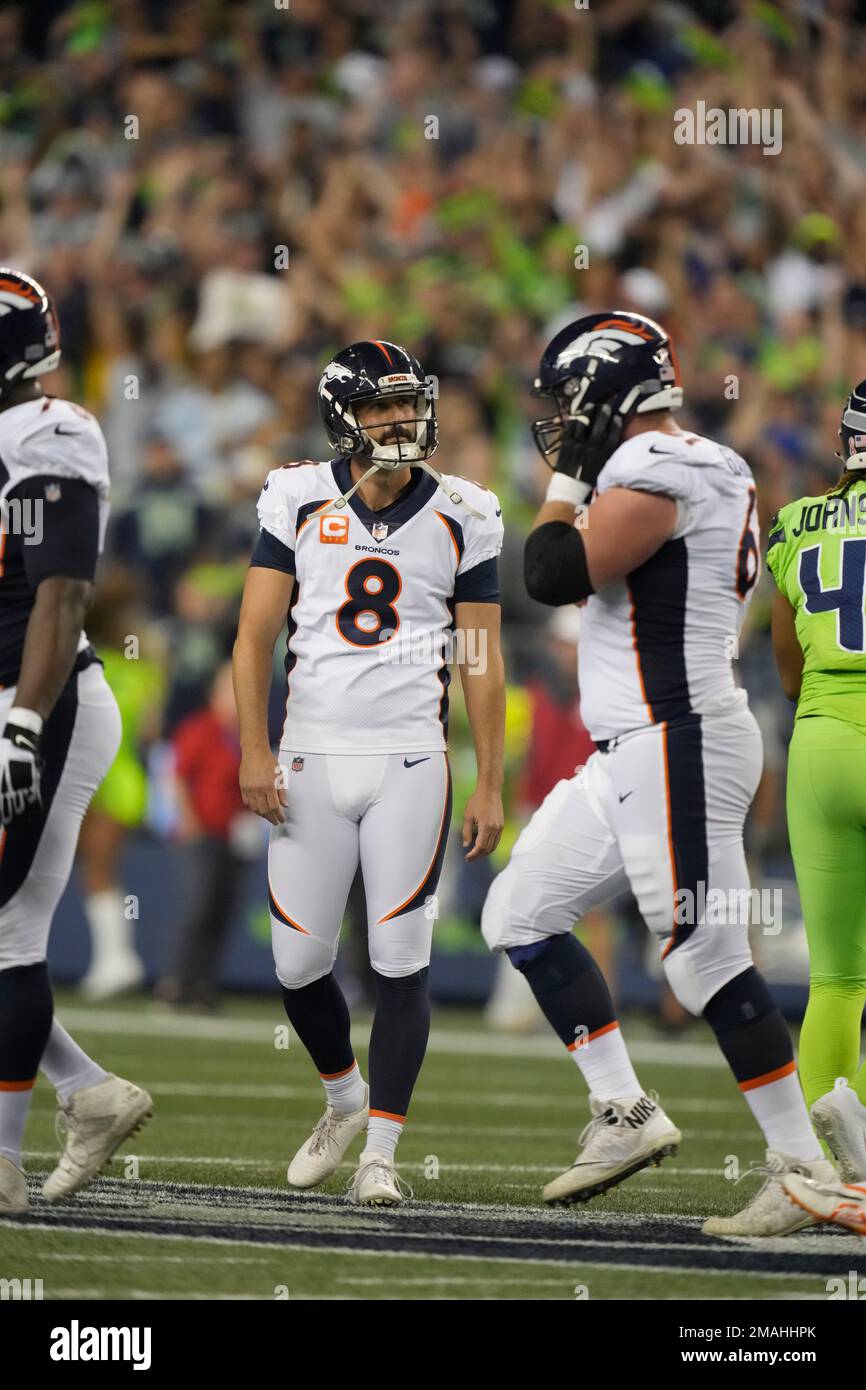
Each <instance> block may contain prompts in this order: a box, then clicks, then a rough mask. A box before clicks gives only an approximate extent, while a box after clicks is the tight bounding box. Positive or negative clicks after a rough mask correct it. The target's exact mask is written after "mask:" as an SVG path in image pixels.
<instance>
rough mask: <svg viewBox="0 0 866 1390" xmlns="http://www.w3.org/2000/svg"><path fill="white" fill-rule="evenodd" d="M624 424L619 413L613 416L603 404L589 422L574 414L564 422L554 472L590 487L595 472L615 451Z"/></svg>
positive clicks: (596, 477) (593, 480) (594, 483)
mask: <svg viewBox="0 0 866 1390" xmlns="http://www.w3.org/2000/svg"><path fill="white" fill-rule="evenodd" d="M624 425H625V421H624V419H623V417H622V416H621V415H620V414H619V413H617V414H614V413H613V410H612V409H611V407H610V406H609V405H607V404H605V405H597V406H596V407H595V409H594V411H593V413H592V420H591V421H589V422H587V418H586V416H585V415H575V416H574V418H573V419H571V418H570V419H568V420H566V422H565V424H564V425H563V427H562V443H561V444H560V446H559V453H558V455H557V459H556V465H555V467H554V470H553V471H554V473H564V474H565V475H566V477H569V478H578V479H579V480H580V481H581V482H582V483H586V484H587V485H588V486H589V487H590V488H594V487H595V485H596V483H597V482H598V475H599V473H600V472H601V470H602V469H603V468H604V465H605V464H606V463H607V461H608V459H609V458H610V456H611V454H612V453H613V452H614V450H615V449H617V448H619V445H620V443H621V441H622V431H623V427H624Z"/></svg>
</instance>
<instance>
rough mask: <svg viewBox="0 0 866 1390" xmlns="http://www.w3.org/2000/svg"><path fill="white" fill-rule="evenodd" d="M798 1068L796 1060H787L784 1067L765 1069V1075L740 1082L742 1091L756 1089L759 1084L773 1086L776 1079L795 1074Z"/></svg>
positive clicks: (779, 1079)
mask: <svg viewBox="0 0 866 1390" xmlns="http://www.w3.org/2000/svg"><path fill="white" fill-rule="evenodd" d="M796 1070H797V1063H796V1062H787V1063H786V1064H785V1066H784V1067H777V1068H776V1070H775V1071H765V1072H764V1075H763V1076H756V1077H754V1078H753V1079H752V1080H751V1081H741V1082H740V1083H739V1086H740V1090H741V1091H755V1090H757V1088H758V1087H759V1086H771V1085H772V1083H773V1082H774V1081H781V1080H782V1078H783V1077H785V1076H793V1074H794V1072H795V1071H796Z"/></svg>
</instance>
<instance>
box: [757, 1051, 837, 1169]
mask: <svg viewBox="0 0 866 1390" xmlns="http://www.w3.org/2000/svg"><path fill="white" fill-rule="evenodd" d="M740 1089H741V1090H742V1092H743V1095H744V1096H745V1097H746V1100H747V1101H748V1103H749V1109H750V1110H751V1112H752V1114H753V1115H754V1117H755V1119H756V1120H757V1121H758V1124H759V1125H760V1126H761V1129H762V1130H763V1131H764V1138H765V1139H766V1141H767V1148H768V1149H775V1151H776V1152H777V1153H780V1154H785V1155H786V1156H787V1157H789V1158H801V1159H803V1161H804V1163H814V1161H815V1160H816V1159H818V1158H823V1157H824V1153H823V1150H822V1149H821V1145H820V1144H819V1142H818V1139H817V1136H816V1134H815V1131H814V1130H813V1128H812V1122H811V1120H810V1119H809V1112H808V1110H807V1109H806V1102H805V1100H804V1099H803V1092H802V1091H801V1090H800V1079H799V1077H798V1076H797V1073H796V1071H795V1070H792V1071H790V1072H788V1074H787V1076H780V1077H779V1078H778V1079H777V1080H775V1081H765V1082H763V1083H762V1084H759V1085H757V1086H756V1085H753V1084H752V1083H750V1082H748V1081H747V1082H745V1083H744V1084H741V1086H740Z"/></svg>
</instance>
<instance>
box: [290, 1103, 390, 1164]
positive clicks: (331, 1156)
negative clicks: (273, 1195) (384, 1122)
mask: <svg viewBox="0 0 866 1390" xmlns="http://www.w3.org/2000/svg"><path fill="white" fill-rule="evenodd" d="M369 1118H370V1088H369V1086H365V1087H364V1104H363V1105H362V1106H360V1108H359V1109H358V1110H353V1111H352V1113H351V1115H337V1114H335V1113H334V1108H333V1106H331V1105H329V1106H328V1108H327V1110H326V1111H325V1113H324V1115H323V1116H322V1118H321V1119H320V1121H319V1123H318V1124H317V1125H316V1128H315V1129H314V1130H313V1132H312V1134H311V1135H310V1137H309V1139H308V1140H307V1141H306V1143H305V1144H302V1145H301V1147H300V1148H299V1149H298V1152H297V1153H296V1154H295V1156H294V1158H293V1159H292V1161H291V1163H290V1164H289V1167H288V1170H287V1172H286V1181H287V1182H288V1183H289V1185H290V1186H291V1187H317V1186H318V1185H319V1183H320V1182H324V1181H325V1178H329V1177H330V1176H331V1174H332V1173H335V1172H336V1171H337V1169H338V1168H339V1166H340V1162H341V1160H342V1157H343V1154H344V1153H345V1152H346V1150H347V1148H348V1147H349V1145H350V1144H351V1142H352V1140H353V1139H354V1138H356V1136H357V1135H359V1134H360V1133H361V1131H362V1130H365V1129H366V1128H367V1122H368V1120H369Z"/></svg>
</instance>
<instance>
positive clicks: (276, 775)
mask: <svg viewBox="0 0 866 1390" xmlns="http://www.w3.org/2000/svg"><path fill="white" fill-rule="evenodd" d="M239 781H240V786H241V796H242V798H243V803H244V805H245V806H246V807H248V808H249V810H250V811H255V813H256V815H257V816H262V818H263V819H264V820H266V821H270V823H271V825H281V824H282V823H283V821H284V820H285V819H286V817H285V814H284V808H285V807H286V806H288V804H289V796H288V792H287V791H286V789H285V786H284V773H283V769H282V768H281V767H280V765H279V764H278V763H277V762H276V761H275V759H274V755H273V753H272V752H271V750H270V748H261V749H257V750H256V751H255V752H254V753H244V755H243V757H242V758H241V767H240V773H239Z"/></svg>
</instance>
